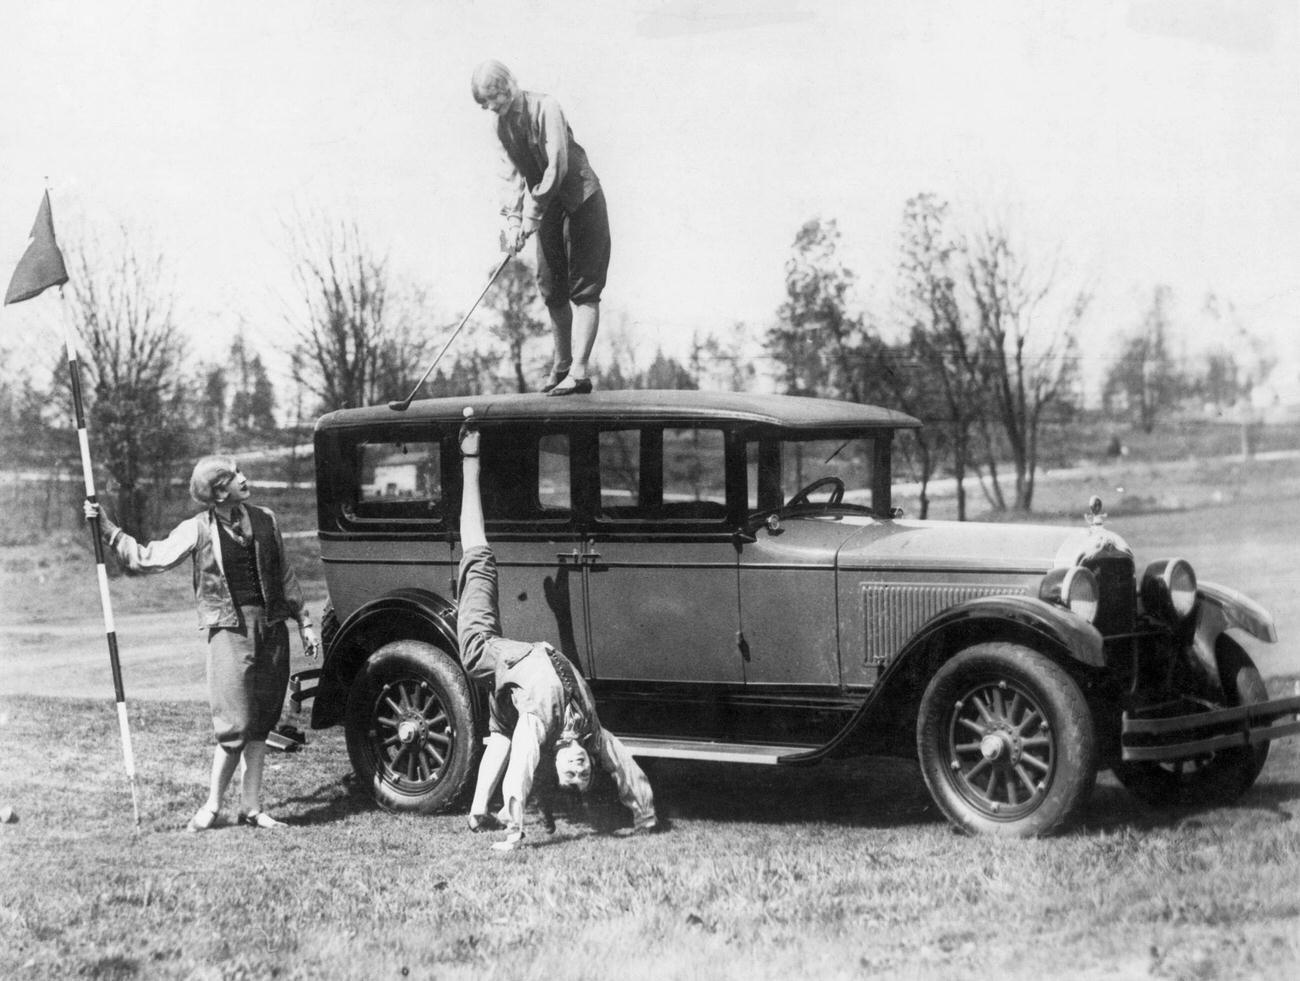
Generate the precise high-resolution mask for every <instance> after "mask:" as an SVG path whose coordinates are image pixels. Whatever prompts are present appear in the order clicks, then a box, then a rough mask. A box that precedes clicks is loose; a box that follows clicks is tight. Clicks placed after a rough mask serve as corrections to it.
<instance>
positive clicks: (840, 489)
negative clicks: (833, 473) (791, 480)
mask: <svg viewBox="0 0 1300 981" xmlns="http://www.w3.org/2000/svg"><path fill="white" fill-rule="evenodd" d="M823 487H830V488H832V490H831V496H830V497H829V498H827V500H826V504H825V506H826V507H830V506H831V505H833V504H839V503H840V501H842V500H844V481H842V480H840V478H839V477H819V478H818V479H816V480H814V481H813V482H812V483H811V484H808V485H807V486H806V487H804V488H802V489H801V490H799V491H798V492H797V493H796V494H795V495H794V497H792V498H790V500H788V501H786V502H785V506H786V507H788V508H793V507H798V506H799V505H801V504H812V501H810V500H808V498H809V497H810V496H811V495H812V494H813V492H814V491H819V490H821V489H822V488H823Z"/></svg>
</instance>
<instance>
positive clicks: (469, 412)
mask: <svg viewBox="0 0 1300 981" xmlns="http://www.w3.org/2000/svg"><path fill="white" fill-rule="evenodd" d="M473 414H474V407H473V406H472V405H467V406H465V410H464V412H463V415H464V416H465V418H466V419H468V418H469V417H470V416H472V415H473Z"/></svg>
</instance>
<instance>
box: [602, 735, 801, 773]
mask: <svg viewBox="0 0 1300 981" xmlns="http://www.w3.org/2000/svg"><path fill="white" fill-rule="evenodd" d="M618 741H619V742H621V743H622V744H623V745H624V746H626V747H627V751H628V752H629V753H631V754H632V755H633V756H653V757H657V758H659V759H671V760H713V761H716V762H723V763H760V764H765V765H767V766H774V765H775V764H777V763H780V762H782V760H783V758H785V757H788V756H803V755H805V754H806V753H810V752H812V751H813V750H814V749H816V747H815V746H771V745H768V744H766V743H764V744H751V743H714V742H704V741H695V740H691V739H656V738H654V737H651V736H622V735H620V736H619V737H618Z"/></svg>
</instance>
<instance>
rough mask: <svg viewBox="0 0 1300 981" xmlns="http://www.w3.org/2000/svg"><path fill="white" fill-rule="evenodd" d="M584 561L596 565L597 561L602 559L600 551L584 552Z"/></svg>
mask: <svg viewBox="0 0 1300 981" xmlns="http://www.w3.org/2000/svg"><path fill="white" fill-rule="evenodd" d="M582 561H583V562H585V563H586V564H587V565H595V564H596V563H597V562H599V561H600V553H599V552H584V553H583V554H582Z"/></svg>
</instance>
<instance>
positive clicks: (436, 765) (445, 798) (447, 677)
mask: <svg viewBox="0 0 1300 981" xmlns="http://www.w3.org/2000/svg"><path fill="white" fill-rule="evenodd" d="M346 735H347V744H348V756H349V757H350V758H351V760H352V768H353V769H354V770H355V771H356V773H357V776H358V777H359V778H360V779H361V780H362V781H363V782H364V783H365V784H366V785H367V786H369V787H370V789H371V793H372V794H373V795H374V798H375V802H376V803H378V804H379V805H380V806H381V807H384V808H386V809H388V810H392V811H418V812H420V813H423V814H433V813H436V812H439V811H444V810H447V809H448V808H450V807H452V806H453V805H454V804H455V803H456V802H457V801H458V799H459V798H460V796H461V794H462V793H463V792H464V790H465V787H466V786H467V784H468V783H469V780H470V777H471V775H472V772H473V767H474V756H475V749H476V747H475V744H474V708H473V701H472V697H471V692H470V688H469V683H468V681H467V680H466V678H465V674H464V672H463V671H461V669H460V666H459V665H458V664H457V663H456V662H455V661H454V660H453V659H452V658H451V657H449V656H448V655H447V654H446V653H445V652H443V651H441V650H439V649H438V648H436V647H434V646H432V645H431V644H426V643H423V642H421V641H414V640H398V641H394V642H393V643H391V644H386V645H384V646H383V647H381V648H380V649H379V650H378V651H377V652H375V654H374V655H372V656H371V658H370V659H369V660H368V661H367V662H366V663H365V664H364V665H363V666H362V668H361V670H360V671H358V672H357V676H356V678H355V679H354V680H353V682H352V688H351V690H350V691H349V693H348V708H347V723H346Z"/></svg>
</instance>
